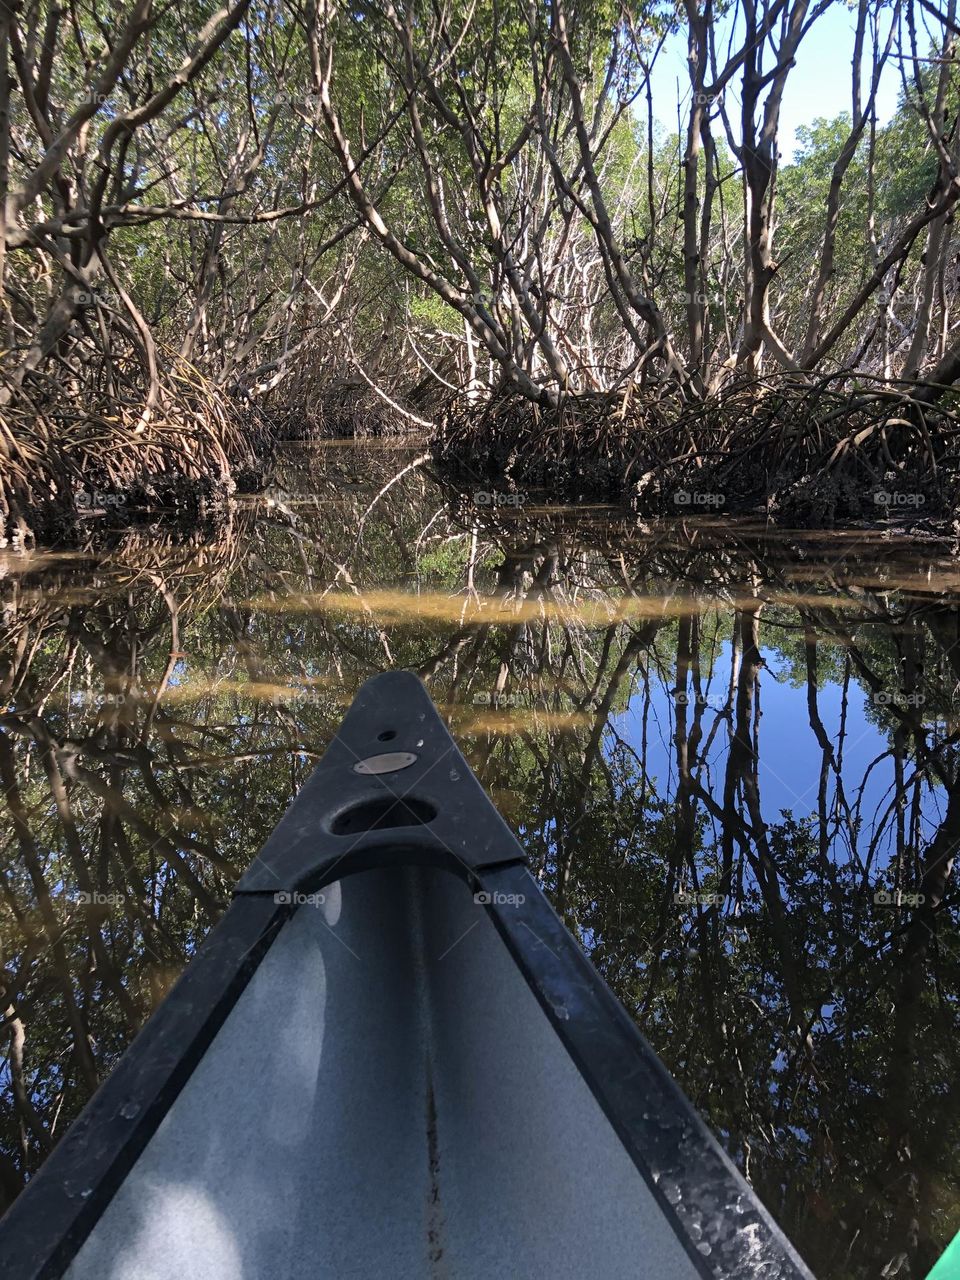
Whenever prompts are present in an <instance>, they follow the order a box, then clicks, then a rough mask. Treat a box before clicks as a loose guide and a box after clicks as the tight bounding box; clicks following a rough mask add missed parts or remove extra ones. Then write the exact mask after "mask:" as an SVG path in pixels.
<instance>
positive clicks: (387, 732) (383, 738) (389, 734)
mask: <svg viewBox="0 0 960 1280" xmlns="http://www.w3.org/2000/svg"><path fill="white" fill-rule="evenodd" d="M396 736H397V731H396V729H384V731H383V733H378V734H377V741H378V742H392V741H393V739H394V738H395V737H396Z"/></svg>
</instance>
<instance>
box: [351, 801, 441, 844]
mask: <svg viewBox="0 0 960 1280" xmlns="http://www.w3.org/2000/svg"><path fill="white" fill-rule="evenodd" d="M436 816H437V811H436V809H435V808H434V807H433V805H432V804H429V803H428V802H427V801H426V800H417V799H416V798H415V797H413V796H411V797H409V798H408V799H406V800H398V799H396V797H394V796H378V797H377V798H376V799H375V800H362V801H361V802H360V804H355V805H353V807H352V808H350V809H344V811H343V813H338V814H337V816H336V817H335V818H334V820H333V822H332V823H331V824H330V830H331V831H332V832H333V834H334V835H335V836H355V835H358V834H359V833H360V832H361V831H382V830H384V829H385V828H387V827H424V826H426V825H427V823H428V822H432V821H433V820H434V818H435V817H436Z"/></svg>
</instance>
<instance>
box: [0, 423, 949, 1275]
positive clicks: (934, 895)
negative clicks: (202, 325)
mask: <svg viewBox="0 0 960 1280" xmlns="http://www.w3.org/2000/svg"><path fill="white" fill-rule="evenodd" d="M301 459H302V460H301ZM411 462H415V463H416V464H417V465H414V466H409V469H407V470H404V468H407V467H408V464H410V463H411ZM421 463H422V459H421V460H420V461H419V462H417V459H416V458H415V457H414V454H413V453H412V452H411V453H409V454H407V453H405V452H404V451H403V450H402V449H397V448H395V447H394V448H387V447H374V446H365V447H359V446H357V447H333V446H329V447H326V448H323V449H321V450H319V451H318V453H317V455H316V456H310V455H309V454H299V453H298V454H292V455H291V456H290V457H289V458H288V459H287V464H288V465H287V472H286V477H285V481H284V489H283V491H282V492H281V493H280V496H279V497H278V496H277V493H276V492H274V493H273V494H272V495H271V497H270V499H269V500H249V501H247V502H246V503H243V504H238V506H237V509H236V510H235V511H234V512H233V513H232V514H231V519H230V521H229V523H228V524H227V525H226V526H225V527H224V528H222V529H221V531H220V534H219V536H218V537H217V538H216V539H215V540H213V541H212V542H207V543H203V542H199V541H197V542H196V543H194V542H191V541H190V540H187V541H180V542H177V541H175V540H173V539H171V538H169V537H167V536H165V535H164V534H163V533H162V532H161V531H158V530H153V529H141V530H132V531H130V532H128V533H126V534H124V535H123V536H116V537H115V538H114V544H113V546H112V547H105V546H104V540H101V544H100V546H99V548H98V549H97V550H95V551H94V550H90V551H89V552H88V553H87V554H84V555H76V554H74V555H64V556H38V557H33V558H32V559H29V560H22V559H17V558H15V557H10V558H8V559H7V560H6V561H5V562H4V564H3V566H2V568H3V571H4V575H5V582H4V589H3V605H4V609H5V617H6V629H5V640H4V648H3V660H2V670H0V681H2V698H3V707H4V710H3V712H2V714H0V781H2V788H3V791H4V793H5V797H6V805H5V809H6V819H7V820H6V821H5V823H4V828H3V836H2V839H3V849H2V858H0V921H2V924H0V948H2V971H0V980H2V983H3V988H4V991H3V1007H4V1010H5V1012H4V1045H3V1051H4V1054H5V1065H4V1070H3V1075H2V1078H0V1188H2V1194H3V1197H4V1199H5V1201H6V1202H9V1201H10V1200H11V1199H12V1198H13V1197H14V1196H15V1195H16V1194H17V1192H18V1190H19V1189H20V1187H21V1186H22V1185H23V1181H24V1179H25V1178H26V1177H28V1176H29V1175H30V1174H31V1173H32V1172H33V1171H35V1170H36V1169H37V1167H38V1166H39V1165H40V1164H41V1162H42V1161H43V1159H44V1157H45V1155H46V1153H47V1152H48V1151H49V1150H50V1148H51V1146H52V1145H53V1144H54V1143H55V1142H56V1140H57V1139H58V1137H59V1136H60V1134H62V1132H63V1131H64V1130H65V1129H66V1127H67V1126H68V1125H69V1123H70V1121H71V1120H72V1119H73V1118H74V1117H75V1116H76V1115H77V1113H78V1112H79V1110H80V1109H81V1107H82V1106H83V1104H84V1102H85V1101H86V1099H87V1097H88V1096H89V1094H90V1092H91V1091H92V1090H93V1088H94V1087H95V1085H96V1083H97V1081H98V1079H100V1078H102V1077H103V1076H104V1075H105V1074H106V1073H107V1072H108V1071H109V1070H110V1068H111V1066H112V1064H113V1063H114V1062H115V1061H116V1059H117V1057H118V1056H119V1054H120V1053H121V1052H122V1051H123V1049H124V1047H125V1046H126V1045H127V1044H128V1043H129V1041H130V1039H131V1037H132V1036H133V1034H134V1033H135V1031H136V1029H137V1027H138V1026H139V1025H140V1024H141V1023H142V1021H143V1020H144V1018H145V1017H146V1016H147V1015H148V1014H149V1012H150V1010H151V1008H152V1007H153V1006H154V1005H155V1004H156V1003H157V1001H158V1000H159V999H160V998H161V997H162V996H163V994H164V992H165V991H166V990H167V988H168V987H169V985H170V983H171V982H172V981H173V980H174V978H175V977H176V975H177V974H178V972H179V971H180V970H181V969H182V967H183V965H184V964H185V963H186V962H187V960H188V959H189V957H190V956H191V955H192V954H193V952H194V950H195V948H196V947H197V945H198V944H199V942H200V941H201V940H202V938H203V936H204V935H205V933H206V932H207V930H208V929H209V928H210V926H211V924H212V923H213V922H214V921H215V920H216V918H217V917H218V915H219V913H220V912H221V911H222V909H223V907H224V904H225V902H226V901H227V898H228V896H229V893H230V889H231V886H232V883H233V881H234V879H235V877H236V876H237V874H238V873H239V872H240V870H242V868H243V867H244V866H245V865H246V863H247V862H248V861H249V860H250V858H251V856H252V855H253V853H254V852H255V850H256V848H257V847H258V846H259V844H260V843H261V842H262V841H263V839H264V838H265V837H266V835H267V833H268V832H269V831H270V829H271V828H272V827H273V825H274V824H275V822H276V821H277V819H278V817H279V815H280V814H281V812H282V811H283V808H284V806H285V805H286V803H287V802H288V800H289V799H290V797H291V796H292V795H293V794H294V793H295V791H296V790H297V788H298V787H299V786H300V784H301V783H302V781H303V780H304V778H305V777H306V775H307V774H308V773H309V771H310V769H311V768H312V765H313V763H314V761H315V760H316V758H317V757H318V756H319V755H320V754H321V753H322V751H323V749H324V747H325V745H326V743H327V742H328V741H329V738H330V736H331V734H332V732H333V730H334V729H335V727H336V725H337V724H338V723H339V720H340V717H341V715H342V713H343V710H344V707H345V705H346V704H347V703H348V702H349V701H350V700H351V698H352V697H353V694H354V693H355V691H356V689H357V688H358V686H359V685H360V684H361V683H362V681H363V680H364V679H366V678H367V677H368V676H369V675H371V674H372V673H374V672H376V671H378V670H381V669H383V668H384V667H388V666H395V667H409V668H411V669H413V670H415V671H417V672H419V673H420V674H421V675H422V676H423V678H424V679H425V680H426V681H427V682H428V684H429V686H430V689H431V692H432V693H433V696H434V698H435V700H436V701H437V702H438V703H439V704H440V705H441V707H442V709H443V710H444V712H445V714H446V715H447V717H448V720H449V722H450V724H451V727H452V728H453V730H454V732H455V733H456V734H457V736H458V738H459V739H460V741H461V742H462V744H463V745H464V748H465V750H466V753H467V755H468V758H469V759H470V761H471V764H472V765H473V767H474V768H475V769H476V771H477V773H478V776H479V777H480V779H481V781H482V782H483V784H484V785H485V786H486V787H487V788H488V790H489V791H490V792H491V794H492V795H493V797H494V799H495V800H496V802H497V804H498V805H499V807H500V808H501V811H502V812H503V813H504V814H505V816H506V817H507V818H508V820H509V821H510V822H511V823H512V824H513V826H514V827H515V829H517V830H518V831H519V832H520V833H521V836H522V838H523V840H524V842H525V843H526V845H527V847H528V849H529V851H530V855H531V858H532V861H533V863H534V867H535V870H536V871H537V873H538V874H539V875H540V877H541V878H542V881H543V883H544V885H545V887H546V889H547V891H548V893H549V894H550V896H551V899H552V900H553V902H554V904H555V905H556V906H557V908H558V910H559V911H561V913H562V914H563V916H564V918H565V919H566V921H567V923H568V924H569V925H570V926H571V928H573V929H574V930H575V931H576V933H577V934H578V936H579V937H580V938H581V939H582V940H583V944H584V946H585V947H586V948H587V950H588V951H589V952H590V954H591V956H592V958H593V960H594V962H595V963H596V964H597V966H598V968H599V969H600V970H601V972H602V973H603V975H604V977H605V978H606V979H607V980H608V981H609V982H610V984H611V985H612V986H613V987H614V989H615V990H616V991H617V993H618V995H619V996H620V998H621V999H622V1000H623V1001H624V1003H625V1004H626V1006H627V1008H628V1009H630V1010H631V1011H632V1012H633V1014H634V1016H635V1017H636V1019H637V1021H638V1023H639V1025H640V1026H641V1027H642V1029H643V1030H644V1032H645V1033H646V1035H647V1036H648V1037H649V1038H650V1040H651V1041H652V1042H653V1044H654V1046H655V1047H656V1049H657V1050H658V1052H659V1053H660V1054H661V1056H662V1057H663V1058H664V1060H665V1062H666V1064H667V1065H668V1067H669V1068H670V1070H671V1071H672V1072H673V1073H674V1074H675V1075H676V1077H677V1078H678V1080H679V1081H680V1083H681V1084H682V1086H683V1088H684V1089H685V1091H686V1092H687V1094H688V1095H689V1096H690V1097H691V1099H692V1100H693V1101H694V1103H695V1104H696V1106H697V1107H698V1108H699V1109H700V1110H701V1111H702V1113H703V1114H704V1115H705V1116H706V1117H707V1119H708V1120H709V1122H710V1124H711V1125H712V1127H713V1129H714V1131H715V1132H716V1133H717V1134H718V1136H719V1137H720V1139H721V1141H722V1142H723V1143H724V1145H725V1146H726V1147H727V1149H728V1150H729V1151H730V1153H731V1155H732V1156H733V1158H734V1159H735V1160H736V1161H737V1163H738V1164H739V1165H740V1167H741V1168H742V1169H743V1170H744V1171H745V1172H746V1174H747V1176H748V1177H749V1178H750V1180H751V1181H752V1183H753V1184H754V1186H755V1187H756V1188H757V1189H758V1191H759V1193H760V1195H761V1196H762V1197H763V1199H764V1200H765V1202H766V1203H767V1204H768V1205H769V1207H770V1209H771V1210H772V1212H773V1213H774V1214H775V1215H776V1217H777V1218H778V1220H779V1221H780V1223H781V1224H782V1226H783V1227H784V1229H785V1230H786V1231H787V1233H788V1234H789V1235H790V1236H791V1238H792V1239H793V1240H794V1241H795V1242H796V1244H797V1245H798V1247H799V1249H800V1251H801V1252H802V1253H803V1254H804V1256H805V1257H806V1259H807V1261H808V1262H809V1263H810V1265H811V1266H812V1268H813V1270H814V1271H815V1273H816V1274H818V1275H820V1276H823V1277H838V1278H839V1277H864V1278H866V1277H874V1276H877V1275H879V1274H881V1273H882V1274H884V1275H888V1276H894V1275H896V1276H903V1277H906V1276H923V1275H925V1274H926V1271H927V1269H929V1267H930V1266H931V1265H932V1263H933V1261H934V1260H935V1258H936V1257H937V1256H938V1254H939V1252H940V1251H941V1250H942V1249H943V1247H944V1246H945V1244H946V1242H947V1240H948V1239H949V1238H950V1236H951V1235H952V1234H953V1233H954V1232H955V1231H956V1230H957V1228H958V1226H960V1221H958V1213H960V1197H958V1181H960V1169H958V1154H957V1153H958V1150H960V1143H958V1140H957V1139H958V1128H960V1125H958V1109H960V1098H958V1095H957V1092H956V1090H955V1089H952V1087H951V1086H952V1084H953V1081H954V1078H955V1076H956V1069H957V1057H958V1050H957V1042H958V1038H957V1034H956V1026H955V1023H956V1018H957V1007H956V992H957V989H958V982H957V977H958V955H957V934H956V899H957V895H956V890H955V889H953V888H952V887H951V886H952V880H951V873H952V867H953V860H954V854H955V850H956V845H957V841H958V839H960V778H958V759H957V742H958V728H960V719H958V698H957V689H958V683H960V646H958V641H960V613H958V596H960V570H958V569H957V567H956V566H955V564H954V563H953V562H952V561H950V560H949V559H946V558H942V559H941V558H939V557H938V556H937V555H936V554H934V553H932V552H930V551H928V550H925V551H924V552H923V553H922V554H921V553H919V552H918V551H917V549H916V547H913V548H911V547H909V546H906V545H904V546H898V545H897V544H896V543H894V542H889V541H884V540H882V539H881V538H879V537H878V536H877V535H867V534H858V533H853V534H848V535H838V534H832V535H830V537H829V538H826V537H824V538H822V539H820V540H819V541H818V540H817V539H816V538H812V537H805V538H802V537H800V536H794V535H787V534H783V533H780V534H776V535H775V534H771V533H770V532H766V533H761V532H759V531H757V530H751V529H749V528H747V527H743V526H737V527H730V526H728V527H711V526H709V524H705V523H702V522H701V523H697V522H694V521H689V522H670V523H664V524H662V525H655V526H638V525H637V524H636V522H631V521H628V520H626V519H625V518H622V517H615V516H614V515H613V514H612V513H610V512H601V511H596V510H592V511H591V510H582V511H570V510H567V511H561V510H556V509H555V510H552V511H551V510H546V509H538V508H536V507H533V506H532V505H530V501H529V500H527V501H526V504H523V503H521V502H519V501H518V502H517V503H512V504H511V503H502V504H499V505H498V506H493V505H492V504H490V503H487V502H485V501H484V502H481V503H480V504H479V505H478V504H477V503H475V502H472V501H471V497H470V495H469V494H467V495H463V494H460V495H455V494H451V493H449V492H445V491H444V490H443V489H441V487H440V486H439V485H438V484H437V482H436V481H435V480H434V479H433V478H431V477H430V475H429V474H428V473H427V471H426V470H425V468H424V466H423V465H421ZM401 472H403V474H401ZM357 475H362V476H364V477H365V479H364V480H363V481H358V480H357V478H356V477H357ZM391 481H395V482H394V483H391ZM884 1268H886V1270H884Z"/></svg>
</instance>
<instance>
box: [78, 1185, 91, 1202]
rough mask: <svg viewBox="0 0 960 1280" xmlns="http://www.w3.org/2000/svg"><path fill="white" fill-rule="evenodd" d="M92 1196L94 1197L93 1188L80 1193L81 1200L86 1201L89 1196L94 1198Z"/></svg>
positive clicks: (86, 1188)
mask: <svg viewBox="0 0 960 1280" xmlns="http://www.w3.org/2000/svg"><path fill="white" fill-rule="evenodd" d="M92 1195H93V1187H84V1189H83V1190H82V1191H81V1192H80V1199H81V1200H86V1199H87V1198H88V1197H89V1196H92Z"/></svg>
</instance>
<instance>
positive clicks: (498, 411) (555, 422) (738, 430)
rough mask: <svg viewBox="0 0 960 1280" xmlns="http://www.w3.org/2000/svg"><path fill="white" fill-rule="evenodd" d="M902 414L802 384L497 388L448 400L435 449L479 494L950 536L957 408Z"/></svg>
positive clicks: (898, 407)
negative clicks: (665, 395) (705, 397)
mask: <svg viewBox="0 0 960 1280" xmlns="http://www.w3.org/2000/svg"><path fill="white" fill-rule="evenodd" d="M910 414H911V408H910V406H909V404H908V402H907V401H905V400H904V399H903V398H901V397H897V398H895V399H891V397H890V396H889V395H883V396H881V395H870V396H866V395H862V396H851V395H850V394H849V393H847V392H843V393H835V392H832V391H831V390H830V389H829V388H824V387H821V388H819V389H818V390H817V394H814V393H813V391H812V390H811V388H809V387H805V386H804V387H801V386H799V385H797V384H796V383H785V384H783V385H781V386H780V387H778V388H775V389H774V388H770V387H768V386H765V387H764V388H758V387H757V386H756V385H751V386H747V387H743V388H740V389H735V390H733V391H731V392H728V393H727V394H726V395H724V396H723V398H722V399H717V400H715V401H713V402H711V403H704V402H699V403H697V404H696V405H693V406H691V405H683V404H679V403H677V402H671V403H663V402H650V401H645V402H644V401H639V400H632V401H631V400H630V399H628V398H626V397H622V396H619V397H611V396H599V395H598V396H579V397H569V398H568V399H567V400H565V401H563V402H561V404H560V405H559V407H557V408H544V407H542V406H538V405H535V404H531V403H530V402H529V401H527V400H524V399H522V398H521V397H519V396H516V395H512V394H502V395H500V396H498V397H496V398H494V399H492V400H490V401H489V402H487V403H485V404H476V405H471V404H466V403H464V402H462V401H460V402H457V403H456V404H452V405H450V406H449V407H448V408H447V410H446V411H445V413H444V415H443V418H442V420H441V422H440V425H439V429H438V431H437V434H436V435H435V437H434V439H433V441H432V445H431V447H432V452H433V456H434V461H435V463H436V465H437V466H438V468H440V470H441V471H442V472H443V473H444V474H446V475H447V476H448V477H449V478H450V479H451V480H453V481H454V482H455V483H457V484H458V485H459V486H461V487H463V488H468V487H470V486H475V487H479V488H480V489H482V490H484V491H486V492H494V493H504V494H509V493H511V492H517V491H520V490H528V489H535V490H538V491H541V492H543V493H545V494H548V495H550V496H552V497H553V498H555V499H556V500H561V501H567V502H597V501H600V502H613V503H618V504H621V505H623V506H626V507H627V508H629V509H630V510H632V511H635V512H637V513H638V514H643V515H650V516H663V515H670V516H678V515H679V516H684V515H707V516H716V515H721V514H730V515H762V516H763V517H765V518H767V519H771V520H774V521H776V522H778V523H781V524H783V525H793V526H798V527H804V528H829V527H831V526H833V525H836V524H842V523H848V522H855V523H867V524H871V525H878V526H889V527H895V528H898V529H900V528H912V527H916V528H917V529H919V530H920V531H923V530H924V529H927V530H928V531H931V532H937V533H946V534H949V533H950V532H952V526H953V520H954V515H955V511H956V506H957V497H958V493H960V484H958V475H960V454H958V451H957V448H956V444H955V439H956V435H957V432H956V426H955V422H954V418H953V414H952V412H951V411H949V410H946V409H937V410H936V411H933V410H930V409H929V408H927V409H926V410H925V412H924V413H923V414H920V413H919V412H918V413H916V414H915V416H913V417H911V416H909V415H910Z"/></svg>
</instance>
